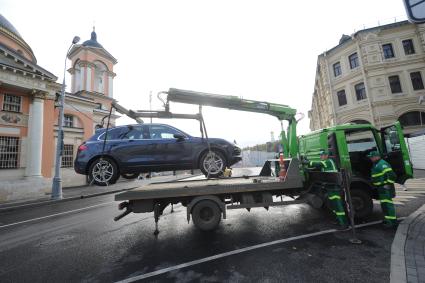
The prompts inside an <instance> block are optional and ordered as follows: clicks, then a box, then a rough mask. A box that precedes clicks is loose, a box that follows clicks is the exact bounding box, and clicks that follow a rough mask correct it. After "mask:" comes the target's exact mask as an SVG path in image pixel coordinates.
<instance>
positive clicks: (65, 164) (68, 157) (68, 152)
mask: <svg viewBox="0 0 425 283" xmlns="http://www.w3.org/2000/svg"><path fill="white" fill-rule="evenodd" d="M73 161H74V145H72V144H64V145H63V151H62V164H61V167H62V168H69V167H73Z"/></svg>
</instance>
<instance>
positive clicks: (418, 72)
mask: <svg viewBox="0 0 425 283" xmlns="http://www.w3.org/2000/svg"><path fill="white" fill-rule="evenodd" d="M412 74H419V79H420V85H421V86H422V87H420V88H416V87H415V83H414V81H413V79H414V78H413V77H412ZM409 75H410V81H411V82H412V87H413V90H414V91H418V90H423V89H425V86H424V81H423V79H422V72H421V71H415V72H410V73H409Z"/></svg>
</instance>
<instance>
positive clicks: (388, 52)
mask: <svg viewBox="0 0 425 283" xmlns="http://www.w3.org/2000/svg"><path fill="white" fill-rule="evenodd" d="M382 51H383V52H384V58H385V59H389V58H394V50H393V45H392V44H391V43H388V44H384V45H382Z"/></svg>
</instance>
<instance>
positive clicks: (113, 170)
mask: <svg viewBox="0 0 425 283" xmlns="http://www.w3.org/2000/svg"><path fill="white" fill-rule="evenodd" d="M119 176H120V175H119V174H118V167H117V165H116V164H115V162H114V161H113V160H112V159H110V158H107V157H104V158H98V159H96V160H95V161H93V163H92V164H91V165H90V168H89V175H88V180H89V183H92V182H93V184H95V185H98V186H107V185H112V184H115V183H116V182H117V180H118V177H119Z"/></svg>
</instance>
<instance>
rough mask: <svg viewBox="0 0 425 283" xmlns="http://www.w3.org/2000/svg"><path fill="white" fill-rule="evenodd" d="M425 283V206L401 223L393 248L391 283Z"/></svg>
mask: <svg viewBox="0 0 425 283" xmlns="http://www.w3.org/2000/svg"><path fill="white" fill-rule="evenodd" d="M404 282H408V283H416V282H420V283H422V282H425V204H424V205H423V206H422V207H421V208H419V209H418V210H417V211H415V212H414V213H412V214H411V215H409V216H408V217H407V218H406V219H405V220H404V221H403V222H401V223H400V225H399V226H398V229H397V233H396V235H395V237H394V241H393V244H392V247H391V283H404Z"/></svg>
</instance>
